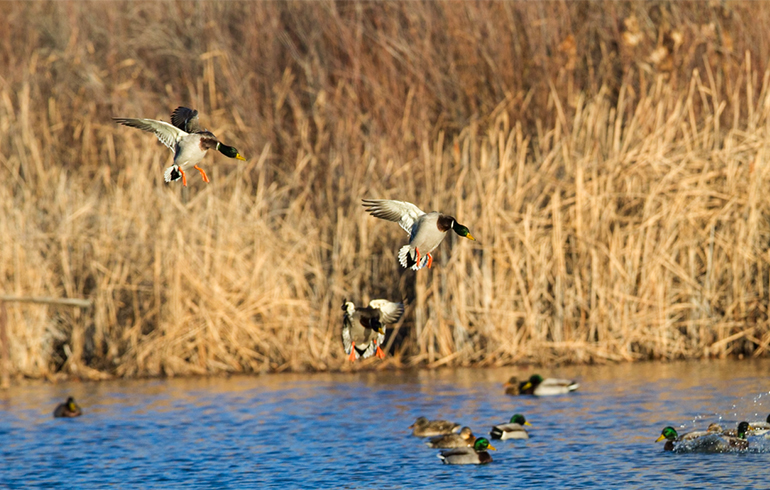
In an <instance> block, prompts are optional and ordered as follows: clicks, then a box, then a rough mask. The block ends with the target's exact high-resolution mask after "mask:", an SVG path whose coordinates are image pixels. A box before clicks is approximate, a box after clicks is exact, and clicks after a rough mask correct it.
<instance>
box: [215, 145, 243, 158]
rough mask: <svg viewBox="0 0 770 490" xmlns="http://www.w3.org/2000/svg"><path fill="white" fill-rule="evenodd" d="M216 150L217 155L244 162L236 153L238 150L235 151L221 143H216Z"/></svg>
mask: <svg viewBox="0 0 770 490" xmlns="http://www.w3.org/2000/svg"><path fill="white" fill-rule="evenodd" d="M217 150H218V151H219V153H221V154H223V155H224V156H226V157H230V158H235V159H237V160H246V159H245V158H243V157H242V156H241V154H240V153H238V150H237V149H235V147H234V146H227V145H223V144H222V143H217Z"/></svg>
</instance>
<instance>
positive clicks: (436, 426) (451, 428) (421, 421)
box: [409, 417, 460, 437]
mask: <svg viewBox="0 0 770 490" xmlns="http://www.w3.org/2000/svg"><path fill="white" fill-rule="evenodd" d="M409 428H410V429H412V435H413V436H417V437H431V436H443V435H444V434H451V433H453V432H457V431H458V430H460V424H455V423H454V422H449V421H447V420H428V419H426V418H425V417H418V418H417V420H415V421H414V423H413V424H412V425H410V426H409Z"/></svg>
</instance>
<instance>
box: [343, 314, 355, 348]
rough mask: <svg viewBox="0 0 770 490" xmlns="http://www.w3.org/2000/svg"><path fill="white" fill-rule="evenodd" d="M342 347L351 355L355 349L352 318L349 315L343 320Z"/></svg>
mask: <svg viewBox="0 0 770 490" xmlns="http://www.w3.org/2000/svg"><path fill="white" fill-rule="evenodd" d="M342 347H344V348H345V354H350V351H351V350H352V349H353V339H352V338H351V337H350V317H349V316H348V314H347V313H345V318H343V319H342Z"/></svg>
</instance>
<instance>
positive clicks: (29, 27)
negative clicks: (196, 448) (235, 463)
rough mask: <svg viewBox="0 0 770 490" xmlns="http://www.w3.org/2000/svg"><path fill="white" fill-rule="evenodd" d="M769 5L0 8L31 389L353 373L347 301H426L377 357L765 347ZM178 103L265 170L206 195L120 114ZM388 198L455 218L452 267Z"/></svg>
mask: <svg viewBox="0 0 770 490" xmlns="http://www.w3.org/2000/svg"><path fill="white" fill-rule="evenodd" d="M769 24H770V10H768V9H766V8H764V6H763V5H762V4H760V3H754V2H709V3H703V2H602V3H598V2H518V3H517V2H433V1H431V2H403V3H398V2H387V3H381V2H339V3H335V2H328V1H325V2H312V3H308V2H288V3H283V2H261V3H253V2H245V3H240V2H125V3H123V2H68V1H63V2H3V3H0V66H2V70H0V178H1V179H2V184H0V292H5V293H13V294H21V295H46V296H64V297H87V298H92V299H93V300H94V302H95V306H94V308H93V309H91V310H88V311H85V312H79V311H73V310H71V309H68V308H58V307H46V306H29V305H19V304H9V305H8V311H9V337H10V346H11V361H12V370H13V373H14V374H15V375H25V376H32V377H39V376H55V375H57V373H62V374H74V375H78V376H86V377H94V378H98V377H104V376H108V375H118V376H137V375H158V374H168V375H173V374H186V373H216V372H225V371H226V372H240V371H245V372H263V371H275V370H285V369H293V370H301V369H338V368H346V362H345V356H344V354H343V352H342V348H341V344H340V342H339V328H340V317H341V311H340V309H339V305H340V304H341V302H342V300H343V298H348V299H352V300H354V301H356V302H364V301H368V300H369V299H373V298H379V297H384V298H388V299H392V300H398V299H403V300H405V301H406V302H407V303H408V305H409V306H408V308H407V314H406V315H405V319H404V320H403V321H402V322H401V323H400V324H399V325H397V326H396V328H395V329H394V331H393V334H391V335H389V337H388V348H389V357H388V359H387V360H386V361H385V362H380V361H375V360H370V361H366V362H364V363H362V365H364V366H368V365H375V366H379V367H388V366H402V365H428V366H440V365H452V364H454V365H491V364H507V363H514V362H524V361H527V362H544V363H547V362H563V361H566V362H590V361H605V360H636V359H646V358H681V357H702V356H724V355H729V354H731V353H732V354H741V355H749V354H750V355H763V354H766V352H767V349H768V345H769V344H770V329H769V328H768V315H767V302H768V289H769V288H770V267H768V261H769V260H770V247H769V246H768V245H769V244H770V227H769V226H768V219H767V217H768V211H769V210H768V206H767V200H765V199H763V197H764V192H766V189H767V180H768V168H767V167H768V154H767V144H766V141H767V139H768V138H767V134H766V132H767V128H768V124H769V123H770V120H768V111H770V94H768V92H767V90H768V88H769V86H768V76H769V75H768V72H767V60H768V59H769V58H768V56H769V55H770V53H768V47H770V43H767V42H765V37H766V36H767V32H770V30H769V29H768V27H770V25H769ZM178 105H185V106H189V107H194V108H197V109H198V110H199V111H200V112H201V120H202V123H203V125H204V126H206V127H208V128H209V129H211V130H212V131H214V132H215V134H217V135H219V136H220V137H221V138H222V140H223V141H225V142H227V143H229V144H232V145H235V146H236V147H238V149H239V150H240V151H241V153H242V154H244V155H246V156H247V157H248V162H246V163H245V164H242V165H238V164H236V163H234V161H231V160H228V159H226V158H224V157H222V156H221V155H209V156H208V157H207V158H206V160H205V161H204V168H206V169H207V171H208V173H209V175H210V176H211V177H212V183H211V184H208V185H206V184H204V183H203V182H201V181H200V179H199V178H198V176H197V175H196V176H194V177H193V178H192V179H191V182H190V187H188V188H187V189H183V188H182V187H181V186H180V185H165V184H164V183H163V181H162V170H163V168H165V167H166V166H167V165H168V163H169V161H170V153H169V152H168V151H167V150H166V149H165V148H164V147H163V146H162V145H161V144H160V143H158V142H157V141H156V140H155V139H154V138H153V137H152V136H151V135H148V134H145V133H141V132H139V131H136V130H132V129H129V128H125V127H120V126H117V125H115V124H114V123H112V121H111V117H112V116H124V117H152V118H158V119H164V120H168V115H169V113H170V112H171V110H173V108H175V107H176V106H178ZM365 197H375V198H391V199H402V200H407V201H411V202H414V203H416V204H418V205H419V206H420V207H422V208H423V209H425V210H433V209H436V210H442V211H444V212H447V213H449V214H453V215H454V216H456V217H457V219H458V220H459V221H460V222H462V223H464V224H466V225H467V226H469V227H470V229H471V232H472V233H473V235H474V236H476V237H477V238H478V239H479V242H478V243H475V242H473V243H472V242H469V241H467V240H462V241H460V240H459V239H458V238H457V237H455V236H452V237H450V238H449V239H447V240H446V241H445V244H444V245H442V247H441V248H440V249H439V250H438V251H437V253H436V259H437V260H436V265H435V267H434V268H433V269H432V270H423V271H420V272H418V273H414V272H412V271H404V270H403V269H401V268H400V267H399V266H398V264H397V261H396V258H395V254H396V251H397V250H398V248H399V247H400V246H401V245H402V244H403V243H405V242H406V236H405V235H404V234H403V232H402V231H401V230H400V229H399V228H398V227H397V226H396V225H395V224H393V223H387V222H384V221H380V220H376V219H374V218H372V217H370V216H368V215H366V213H365V212H363V209H362V208H361V206H360V199H361V198H365Z"/></svg>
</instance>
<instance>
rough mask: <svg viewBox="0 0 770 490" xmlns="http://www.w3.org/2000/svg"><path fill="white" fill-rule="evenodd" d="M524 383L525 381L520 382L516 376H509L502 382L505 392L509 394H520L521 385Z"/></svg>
mask: <svg viewBox="0 0 770 490" xmlns="http://www.w3.org/2000/svg"><path fill="white" fill-rule="evenodd" d="M525 384H526V381H524V382H520V381H519V379H518V378H517V377H516V376H511V377H510V378H509V379H508V381H506V382H505V384H503V388H505V394H506V395H511V396H517V395H521V387H522V386H524V385H525Z"/></svg>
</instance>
